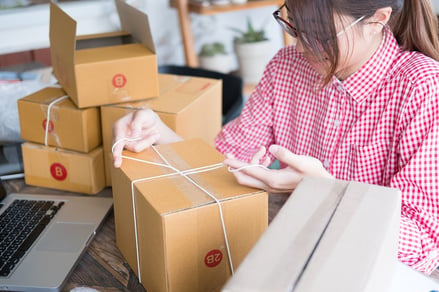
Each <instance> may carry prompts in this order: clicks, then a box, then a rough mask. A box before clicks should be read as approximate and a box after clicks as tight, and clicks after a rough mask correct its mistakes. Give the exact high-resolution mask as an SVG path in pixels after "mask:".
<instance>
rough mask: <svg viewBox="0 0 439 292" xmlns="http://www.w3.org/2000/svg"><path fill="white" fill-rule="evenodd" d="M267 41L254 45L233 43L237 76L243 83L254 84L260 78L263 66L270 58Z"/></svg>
mask: <svg viewBox="0 0 439 292" xmlns="http://www.w3.org/2000/svg"><path fill="white" fill-rule="evenodd" d="M271 49H272V48H271V43H270V41H269V40H266V41H262V42H256V43H235V52H236V56H237V58H238V64H239V74H240V76H241V77H242V79H243V81H244V83H247V84H256V83H258V82H259V80H260V79H261V78H262V74H263V73H264V69H265V66H266V65H267V63H268V61H269V60H270V58H271Z"/></svg>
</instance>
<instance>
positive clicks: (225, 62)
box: [199, 55, 231, 73]
mask: <svg viewBox="0 0 439 292" xmlns="http://www.w3.org/2000/svg"><path fill="white" fill-rule="evenodd" d="M199 61H200V67H201V68H203V69H206V70H211V71H217V72H221V73H229V72H230V64H231V59H230V55H215V56H212V57H202V56H200V57H199Z"/></svg>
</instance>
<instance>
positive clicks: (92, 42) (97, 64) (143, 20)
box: [50, 0, 158, 108]
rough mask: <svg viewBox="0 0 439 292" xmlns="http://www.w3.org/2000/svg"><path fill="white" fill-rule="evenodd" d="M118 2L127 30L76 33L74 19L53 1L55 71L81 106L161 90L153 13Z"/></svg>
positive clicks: (146, 95) (51, 12)
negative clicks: (151, 20) (149, 13)
mask: <svg viewBox="0 0 439 292" xmlns="http://www.w3.org/2000/svg"><path fill="white" fill-rule="evenodd" d="M116 7H117V10H118V13H119V18H120V22H121V27H122V31H120V32H115V33H110V34H108V33H106V34H95V35H89V36H84V37H82V38H77V37H76V22H75V20H74V19H72V18H71V17H70V16H69V15H67V14H66V13H65V12H64V11H62V10H61V9H60V8H59V7H58V6H57V5H56V4H54V3H52V2H51V3H50V50H51V57H52V65H53V73H54V75H55V77H56V78H57V80H58V82H59V83H60V84H61V85H62V87H63V88H64V90H65V91H66V92H67V93H68V94H69V95H70V97H71V98H72V100H73V102H74V103H75V104H76V105H77V106H78V107H79V108H84V107H92V106H99V105H102V104H111V103H118V102H124V101H133V100H139V99H145V98H148V97H153V96H157V94H158V80H157V74H158V73H157V60H156V54H155V48H154V44H153V41H152V37H151V32H150V28H149V21H148V16H147V15H146V14H144V13H143V12H141V11H139V10H137V9H135V8H134V7H133V6H130V5H129V4H127V3H125V2H123V1H122V0H116ZM81 48H82V49H81Z"/></svg>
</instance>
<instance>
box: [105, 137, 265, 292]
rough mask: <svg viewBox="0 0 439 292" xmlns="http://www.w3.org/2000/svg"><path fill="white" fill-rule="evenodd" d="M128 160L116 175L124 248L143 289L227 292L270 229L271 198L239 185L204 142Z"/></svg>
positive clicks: (115, 196)
mask: <svg viewBox="0 0 439 292" xmlns="http://www.w3.org/2000/svg"><path fill="white" fill-rule="evenodd" d="M123 155H124V156H125V157H124V161H123V163H122V167H121V168H117V169H116V168H113V169H112V178H113V199H114V212H115V228H116V244H117V246H118V247H119V249H120V251H121V252H122V254H123V256H124V257H125V258H126V260H127V262H128V263H129V265H130V266H131V268H132V269H133V270H134V272H135V273H136V274H137V276H138V277H139V279H140V281H141V283H142V284H143V286H144V287H145V288H146V290H148V291H179V292H181V291H190V292H196V291H203V292H204V291H219V290H220V289H221V287H222V286H223V285H224V283H225V282H226V280H227V279H228V278H229V277H230V275H231V266H233V267H234V268H236V267H237V266H238V265H239V264H240V262H241V261H242V260H243V258H244V257H245V256H246V254H247V252H248V251H249V250H250V249H251V248H252V246H253V244H254V243H255V242H256V241H257V240H258V238H259V237H260V236H261V234H262V233H263V232H264V230H265V229H266V227H267V224H268V195H267V193H266V192H264V191H261V190H257V189H253V188H249V187H244V186H242V185H240V184H238V183H237V182H236V180H235V178H234V176H233V175H232V174H231V173H230V172H229V171H228V170H227V168H226V167H225V166H224V165H223V164H222V161H223V160H224V157H223V156H222V155H221V154H220V153H219V152H218V151H216V150H215V149H214V148H213V147H212V146H210V145H208V144H207V143H205V142H204V141H202V140H201V139H195V140H185V141H182V142H178V143H172V144H166V145H159V146H156V147H155V148H149V149H148V150H147V151H144V152H141V153H132V152H128V151H125V152H124V153H123ZM150 163H155V164H150ZM214 198H216V200H217V201H215V200H214ZM222 222H223V223H224V226H225V228H224V226H222ZM227 243H228V245H227ZM229 252H230V255H231V256H230V257H229V256H228V253H229Z"/></svg>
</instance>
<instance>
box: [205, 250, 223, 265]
mask: <svg viewBox="0 0 439 292" xmlns="http://www.w3.org/2000/svg"><path fill="white" fill-rule="evenodd" d="M222 259H223V253H222V252H221V251H220V250H218V249H212V250H211V251H209V252H208V253H207V254H206V256H205V257H204V263H205V264H206V266H208V267H209V268H213V267H216V266H217V265H218V264H219V263H221V261H222Z"/></svg>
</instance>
